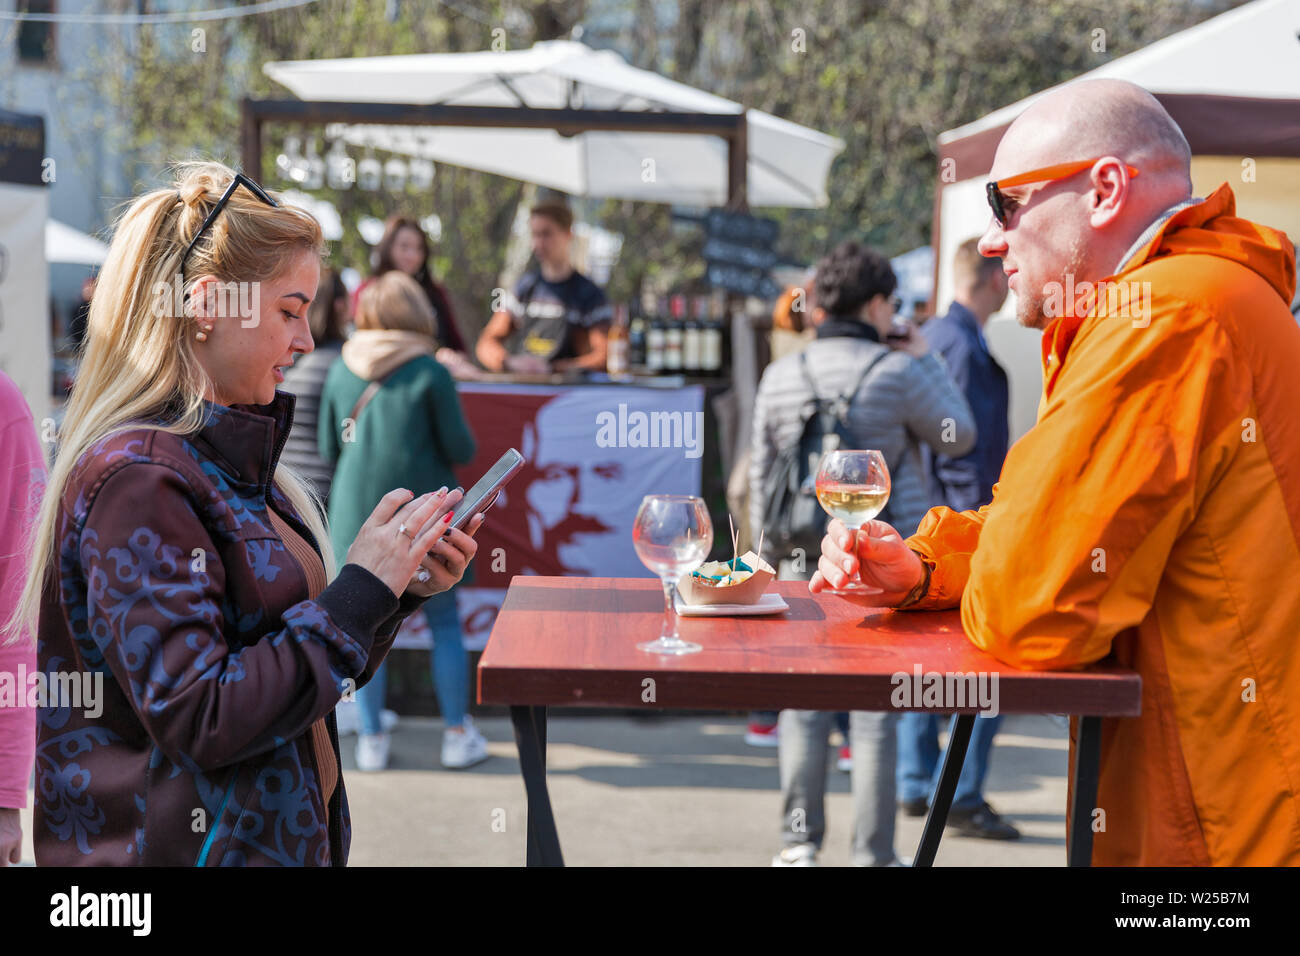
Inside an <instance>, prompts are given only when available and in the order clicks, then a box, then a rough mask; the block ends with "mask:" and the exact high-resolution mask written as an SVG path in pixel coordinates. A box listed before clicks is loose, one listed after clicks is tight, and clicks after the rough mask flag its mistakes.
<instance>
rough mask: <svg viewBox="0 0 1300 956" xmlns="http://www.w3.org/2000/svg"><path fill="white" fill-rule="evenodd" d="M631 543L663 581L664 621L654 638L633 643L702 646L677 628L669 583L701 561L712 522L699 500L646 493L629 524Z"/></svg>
mask: <svg viewBox="0 0 1300 956" xmlns="http://www.w3.org/2000/svg"><path fill="white" fill-rule="evenodd" d="M632 546H633V547H634V548H636V555H637V557H638V558H640V559H641V563H642V564H644V565H645V566H646V567H647V568H649V569H650V570H651V571H653V572H654V573H655V574H657V575H659V580H660V581H662V582H663V586H664V624H663V629H662V630H661V631H660V633H659V639H658V640H656V641H646V642H644V643H641V644H638V645H637V647H638V648H640V649H641V650H643V651H650V652H652V653H655V654H693V653H695V652H696V651H702V650H704V648H703V647H701V646H700V645H699V644H692V643H690V642H689V641H683V640H682V639H681V636H680V635H679V634H678V633H677V610H676V608H674V607H673V589H674V588H675V587H676V585H677V579H678V578H680V577H681V576H682V575H683V574H685V573H686V572H687V571H693V570H694V569H695V568H697V567H699V565H700V564H701V563H703V561H704V559H705V558H706V557H707V556H708V554H709V549H710V548H711V547H713V523H712V522H711V521H710V520H709V509H708V508H706V507H705V506H704V501H703V500H702V499H700V498H697V497H695V496H694V495H646V496H645V498H643V499H642V501H641V508H640V509H639V510H638V511H637V513H636V522H635V523H634V524H633V525H632Z"/></svg>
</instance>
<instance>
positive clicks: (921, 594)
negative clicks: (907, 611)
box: [894, 551, 934, 610]
mask: <svg viewBox="0 0 1300 956" xmlns="http://www.w3.org/2000/svg"><path fill="white" fill-rule="evenodd" d="M912 553H913V554H914V555H916V556H917V557H918V558H920V559H921V567H922V568H924V569H925V572H924V574H923V575H922V576H921V580H920V581H919V582H918V583H917V585H916V587H914V588H912V590H910V591H908V592H907V597H905V598H903V600H902V601H900V602H899V603H898V604H895V605H894V610H902V609H903V608H908V607H911V606H912V605H913V604H918V603H920V602H921V601H922V600H923V599H924V598H925V596H926V594H928V593H929V592H930V574H931V572H932V571H933V570H934V568H933V566H932V565H931V564H930V561H929V559H928V558H927V557H926V556H925V555H923V554H921V552H919V551H913V552H912Z"/></svg>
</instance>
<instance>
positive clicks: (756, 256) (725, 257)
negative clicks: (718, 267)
mask: <svg viewBox="0 0 1300 956" xmlns="http://www.w3.org/2000/svg"><path fill="white" fill-rule="evenodd" d="M704 258H705V259H708V260H709V261H710V262H721V263H725V264H727V265H731V266H741V267H743V268H746V269H763V270H767V269H770V268H772V267H773V266H774V265H776V253H775V252H774V251H772V250H771V249H761V248H755V247H753V246H750V245H745V244H744V243H740V242H731V241H728V240H726V239H709V240H708V241H707V242H705V243H704Z"/></svg>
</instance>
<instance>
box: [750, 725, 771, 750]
mask: <svg viewBox="0 0 1300 956" xmlns="http://www.w3.org/2000/svg"><path fill="white" fill-rule="evenodd" d="M745 743H747V744H749V745H750V746H751V747H775V746H776V745H777V725H776V724H754V723H751V724H750V725H749V726H748V727H747V728H746V729H745Z"/></svg>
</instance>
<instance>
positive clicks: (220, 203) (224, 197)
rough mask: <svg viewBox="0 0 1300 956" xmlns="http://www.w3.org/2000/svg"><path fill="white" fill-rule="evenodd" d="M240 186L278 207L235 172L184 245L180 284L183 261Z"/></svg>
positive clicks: (262, 190)
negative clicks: (192, 236) (201, 222)
mask: <svg viewBox="0 0 1300 956" xmlns="http://www.w3.org/2000/svg"><path fill="white" fill-rule="evenodd" d="M240 186H244V187H245V188H246V189H247V190H248V191H249V192H250V193H252V194H253V195H254V196H256V197H257V198H258V199H260V200H262V202H264V203H266V204H267V205H268V206H275V207H276V208H279V205H280V204H279V203H278V202H276V201H275V200H274V199H272V198H271V197H270V196H269V195H267V193H266V190H265V189H263V188H262V187H261V186H259V185H257V183H255V182H253V181H252V180H251V179H249V178H248V177H247V176H245V175H244V174H243V173H235V178H234V179H232V180H231V181H230V185H229V186H227V187H226V191H225V192H224V193H222V194H221V198H220V199H218V200H217V204H216V205H215V206H213V207H212V211H211V212H210V213H208V214H207V215H206V216H205V217H204V218H203V225H201V226H199V231H198V232H196V233H195V234H194V238H193V239H191V240H190V244H189V245H188V246H186V247H185V254H184V255H183V256H181V264H180V267H179V269H178V271H179V272H180V276H181V283H182V284H184V282H185V262H186V260H187V259H189V257H190V253H191V252H193V251H194V246H195V244H196V243H197V242H198V241H199V240H200V239H201V238H203V234H204V233H205V232H207V231H208V227H209V226H211V225H212V223H213V221H214V220H216V218H217V216H219V215H221V210H223V209H225V208H226V203H228V202H230V197H231V196H233V195H234V194H235V190H236V189H238V188H239V187H240ZM179 195H180V193H177V196H179Z"/></svg>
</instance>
